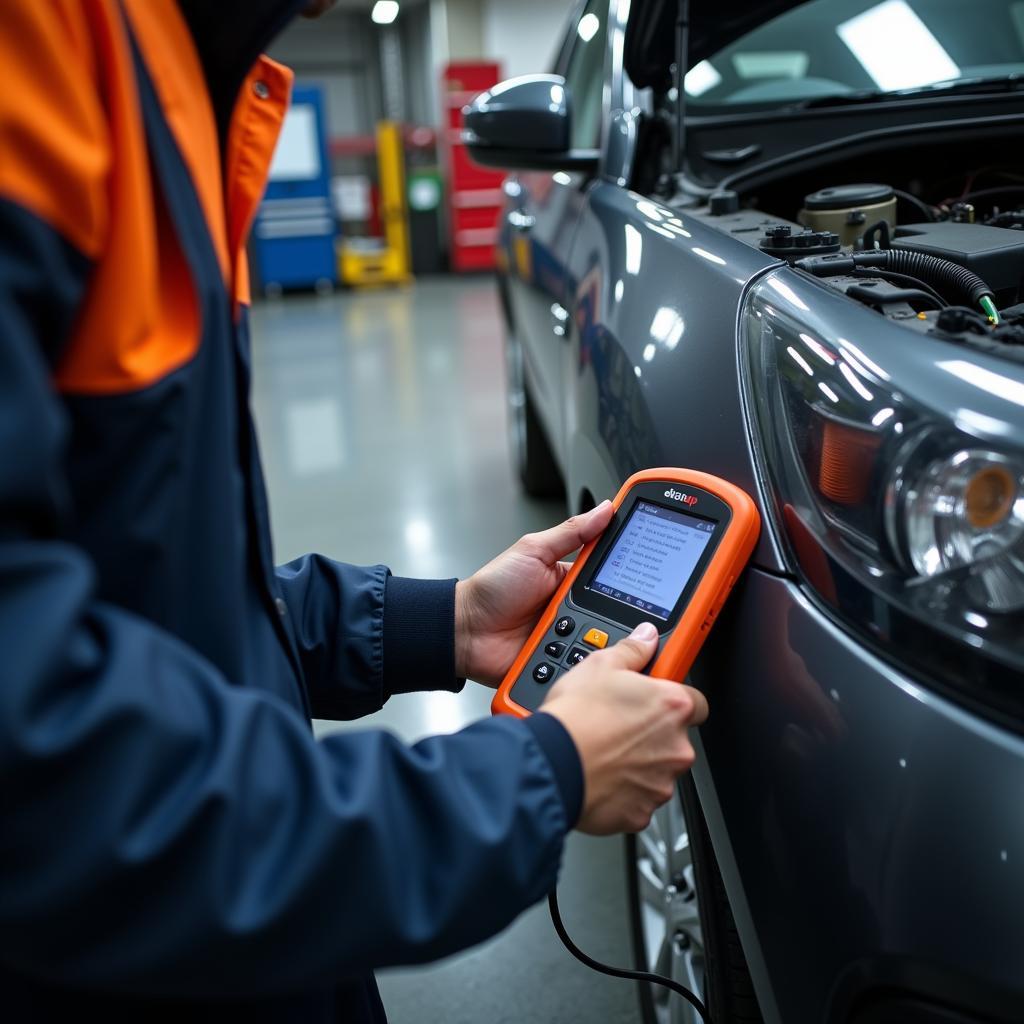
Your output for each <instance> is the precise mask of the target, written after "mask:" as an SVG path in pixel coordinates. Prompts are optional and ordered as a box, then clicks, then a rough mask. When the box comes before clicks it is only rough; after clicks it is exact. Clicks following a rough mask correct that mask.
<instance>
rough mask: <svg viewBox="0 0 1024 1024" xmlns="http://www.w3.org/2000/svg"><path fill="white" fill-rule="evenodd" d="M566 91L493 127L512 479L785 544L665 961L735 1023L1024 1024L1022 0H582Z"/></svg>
mask: <svg viewBox="0 0 1024 1024" xmlns="http://www.w3.org/2000/svg"><path fill="white" fill-rule="evenodd" d="M679 54H683V55H684V56H683V57H682V59H680V60H677V56H678V55H679ZM677 66H681V67H683V68H684V69H688V70H687V73H686V75H685V76H683V75H682V74H680V73H679V71H678V70H677ZM553 71H554V73H553V74H552V75H542V76H533V77H530V78H527V79H518V80H514V81H512V82H509V83H504V84H503V85H501V86H499V87H497V88H495V89H494V90H492V91H491V92H489V93H487V94H484V95H483V96H482V97H479V98H478V99H477V100H476V101H474V103H473V104H472V105H471V107H470V108H468V109H467V113H466V127H467V131H466V141H467V143H468V144H469V145H470V148H471V152H472V153H473V154H474V156H475V158H476V159H477V160H479V161H481V162H483V163H487V164H489V165H491V166H497V167H505V168H508V169H510V170H512V171H513V172H514V173H513V176H512V177H510V178H509V179H508V180H507V182H506V184H505V191H506V194H507V197H508V201H507V204H506V208H505V211H504V214H503V221H502V229H501V243H500V249H499V259H500V264H501V273H500V288H501V295H502V299H503V304H504V310H505V314H506V317H507V323H508V346H507V352H508V371H509V392H510V408H511V411H512V417H511V422H512V433H513V440H514V446H515V450H516V452H517V458H518V461H519V469H520V473H521V475H522V479H523V483H524V485H525V487H526V488H527V490H528V491H531V492H533V493H541V492H544V491H548V490H552V489H562V488H564V492H565V494H566V496H567V500H568V504H569V506H570V508H571V509H572V510H574V511H576V510H582V509H585V508H587V507H588V506H590V505H592V504H593V503H594V501H595V500H596V499H600V498H602V497H604V496H606V495H611V494H613V493H614V492H615V490H616V489H617V487H618V485H619V483H620V482H621V481H622V480H623V479H624V478H625V477H626V476H627V475H629V474H630V473H632V472H633V471H635V470H637V469H640V468H643V467H650V466H658V465H679V466H685V467H690V468H693V469H698V470H704V471H708V472H711V473H715V474H718V475H720V476H724V477H726V478H728V479H729V480H732V481H733V482H735V483H736V484H738V485H739V486H741V487H743V488H744V489H746V490H747V491H748V492H749V493H750V494H751V495H753V496H755V497H756V499H757V500H758V502H759V505H760V508H761V512H762V516H763V520H764V524H765V525H764V530H763V533H762V537H761V540H760V544H759V547H758V549H757V551H756V553H755V556H754V559H753V562H752V564H751V567H750V570H749V571H748V572H747V574H746V576H745V578H744V580H743V582H742V584H741V585H740V586H739V587H738V588H737V590H736V592H735V594H734V596H733V598H732V599H731V601H730V603H729V605H728V607H727V608H726V611H725V613H724V614H723V616H722V617H721V620H720V622H719V623H718V625H717V627H716V629H715V631H714V633H713V634H712V636H711V638H710V639H709V642H708V644H707V646H706V648H705V651H704V653H703V654H702V655H701V657H700V658H699V660H698V662H697V664H696V665H695V667H694V670H693V673H692V681H693V682H694V684H695V685H697V686H699V687H700V688H702V689H703V690H704V691H705V692H706V693H707V694H708V696H709V700H710V704H711V709H712V715H711V719H710V721H709V722H708V724H707V725H706V726H705V727H703V728H702V730H701V735H700V737H699V739H698V740H697V744H698V761H697V765H696V767H695V768H694V770H693V772H692V778H691V779H688V780H687V781H686V782H684V783H683V784H682V785H681V787H680V791H679V800H678V801H673V802H672V803H671V804H670V805H669V806H666V807H665V808H664V809H663V810H662V811H661V812H659V814H658V815H657V816H656V819H655V820H654V822H653V823H652V825H651V827H650V828H649V829H648V830H647V831H646V832H644V833H643V834H641V835H639V836H637V837H635V839H631V840H630V843H629V852H630V878H629V880H628V881H629V886H630V893H631V897H632V907H633V926H634V939H635V948H636V951H637V962H638V965H640V966H643V967H645V968H650V969H654V970H657V971H659V972H661V973H670V974H672V975H673V976H674V977H676V978H678V979H680V980H682V981H684V982H685V983H687V984H689V985H691V986H692V987H693V988H695V989H696V990H697V991H698V992H700V993H701V994H702V995H703V996H704V997H705V998H706V999H707V1001H708V1002H709V1005H710V1010H711V1015H712V1017H713V1019H714V1020H715V1022H716V1024H728V1022H740V1021H743V1022H751V1021H762V1020H763V1021H766V1022H770V1024H778V1022H785V1024H803V1022H819V1021H829V1022H856V1024H881V1022H896V1021H899V1022H918V1024H925V1022H927V1024H938V1022H944V1024H950V1022H980V1021H989V1022H992V1021H996V1022H1009V1021H1015V1022H1019V1021H1024V873H1022V870H1021V869H1022V865H1024V738H1022V735H1021V732H1022V730H1021V726H1022V722H1024V675H1022V669H1024V634H1022V626H1024V615H1022V609H1024V362H1022V357H1021V353H1022V352H1024V326H1022V325H1024V306H1017V303H1018V300H1019V299H1021V298H1024V296H1021V295H1020V294H1019V287H1020V284H1021V280H1022V277H1024V232H1022V230H1021V229H1022V228H1024V212H1022V211H1024V159H1022V156H1024V154H1022V145H1021V140H1022V138H1024V114H1022V110H1024V105H1022V103H1021V97H1020V96H1018V95H1017V93H1018V89H1019V88H1020V86H1021V84H1022V82H1024V78H1022V75H1024V4H1021V3H1015V2H1005V0H999V2H997V0H975V2H973V3H970V4H968V3H964V2H963V0H908V2H904V0H882V2H877V0H811V2H807V3H799V2H796V0H790V2H763V3H759V4H756V5H755V4H747V3H740V2H738V0H715V2H712V0H689V2H685V0H684V2H683V3H681V4H677V0H632V2H630V0H589V2H587V3H585V4H582V5H581V6H580V9H579V10H577V11H576V12H575V14H574V17H573V20H572V23H571V25H570V28H569V31H568V34H567V37H566V40H565V42H564V45H563V46H562V48H561V51H560V54H559V56H558V58H557V63H556V66H555V68H554V69H553ZM641 1005H642V1010H643V1015H644V1019H645V1020H646V1021H647V1022H654V1021H658V1022H664V1021H690V1020H696V1019H697V1018H696V1017H695V1016H693V1011H692V1010H691V1009H690V1008H689V1007H688V1006H687V1005H686V1004H684V1003H683V1002H682V1000H679V999H676V998H675V997H673V999H672V1001H671V1002H669V1001H668V1000H667V999H666V997H665V996H664V995H663V994H661V993H660V992H652V991H648V990H646V989H644V990H643V991H642V992H641Z"/></svg>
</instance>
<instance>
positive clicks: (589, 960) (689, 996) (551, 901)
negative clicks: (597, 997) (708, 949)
mask: <svg viewBox="0 0 1024 1024" xmlns="http://www.w3.org/2000/svg"><path fill="white" fill-rule="evenodd" d="M548 910H550V911H551V923H552V924H553V925H554V926H555V931H556V932H557V933H558V937H559V938H560V939H561V940H562V945H563V946H565V948H566V949H567V950H569V952H570V953H572V955H573V956H574V957H576V959H577V960H579V962H580V963H581V964H584V965H586V966H587V967H589V968H590V969H591V970H592V971H597V972H598V973H599V974H608V975H610V976H611V977H613V978H625V979H626V980H627V981H646V982H647V983H648V984H650V985H661V986H662V987H663V988H667V989H670V990H671V991H672V992H675V994H676V995H678V996H682V997H683V998H684V999H685V1000H686V1001H687V1002H688V1003H690V1005H691V1006H693V1008H694V1009H695V1010H696V1011H697V1012H698V1013H699V1014H700V1015H701V1017H702V1018H703V1019H704V1021H705V1022H706V1024H711V1016H710V1015H709V1014H708V1008H707V1007H706V1006H705V1005H704V1004H703V1003H702V1002H701V1001H700V999H699V998H698V997H697V996H696V995H694V993H693V992H691V991H690V990H689V989H688V988H686V987H684V986H683V985H680V984H679V982H678V981H675V980H673V979H672V978H663V977H662V976H661V975H660V974H649V973H648V972H647V971H627V970H626V969H625V968H623V967H609V966H608V965H607V964H603V963H601V962H600V961H598V960H595V959H594V958H593V957H590V956H587V954H586V953H584V952H583V950H582V949H580V948H579V947H578V946H577V945H576V943H575V942H573V941H572V939H570V938H569V933H568V932H567V931H566V930H565V925H564V924H562V915H561V914H560V913H559V912H558V896H557V893H556V890H554V889H552V890H551V892H549V893H548Z"/></svg>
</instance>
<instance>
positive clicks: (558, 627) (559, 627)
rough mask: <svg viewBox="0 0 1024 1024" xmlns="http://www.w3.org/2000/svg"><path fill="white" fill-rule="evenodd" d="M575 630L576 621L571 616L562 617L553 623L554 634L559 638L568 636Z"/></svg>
mask: <svg viewBox="0 0 1024 1024" xmlns="http://www.w3.org/2000/svg"><path fill="white" fill-rule="evenodd" d="M575 628H576V620H575V619H574V618H573V617H572V616H571V615H563V616H562V617H561V618H560V619H559V620H558V621H557V622H556V623H555V632H556V633H557V634H558V635H559V636H568V635H569V634H570V633H572V631H573V630H574V629H575Z"/></svg>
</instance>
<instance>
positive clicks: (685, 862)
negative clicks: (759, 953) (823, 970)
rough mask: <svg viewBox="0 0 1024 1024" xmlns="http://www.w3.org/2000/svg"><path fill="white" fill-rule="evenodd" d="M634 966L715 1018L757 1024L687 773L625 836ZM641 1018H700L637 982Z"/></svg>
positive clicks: (725, 1023) (671, 1023)
mask: <svg viewBox="0 0 1024 1024" xmlns="http://www.w3.org/2000/svg"><path fill="white" fill-rule="evenodd" d="M626 854H627V856H626V870H627V872H628V886H629V905H630V917H631V923H632V929H631V930H632V938H633V955H634V962H635V965H636V969H637V970H641V971H649V972H652V973H654V974H661V975H665V976H667V977H670V978H673V979H674V980H676V981H678V982H680V983H681V984H683V985H685V986H686V987H687V988H689V989H691V990H692V991H694V992H696V994H697V995H698V996H700V998H701V999H702V1000H703V1001H704V1003H705V1005H706V1006H707V1007H708V1010H709V1011H710V1014H711V1017H712V1019H713V1020H714V1021H715V1024H761V1021H762V1018H761V1014H760V1011H759V1010H758V1007H757V999H756V997H755V996H754V989H753V985H752V984H751V981H750V973H749V971H748V970H747V964H746V960H745V958H744V956H743V950H742V948H741V946H740V942H739V936H738V934H737V932H736V925H735V923H734V922H733V919H732V913H731V911H730V909H729V900H728V897H727V895H726V892H725V886H724V885H723V883H722V878H721V875H720V874H719V871H718V864H717V862H716V861H715V858H714V852H713V851H712V849H711V841H710V837H709V836H708V833H707V827H706V825H705V824H704V818H703V815H702V814H701V810H700V805H699V803H698V802H697V794H696V791H695V790H694V787H693V782H692V780H691V779H690V778H689V777H688V776H687V777H686V778H685V779H683V780H681V781H680V783H679V786H678V789H677V793H676V796H675V797H674V798H673V799H672V800H670V801H669V802H668V803H667V804H665V805H664V806H663V807H661V808H659V809H658V810H657V811H656V812H655V814H654V817H653V818H652V819H651V823H650V825H649V826H648V827H647V828H646V829H644V831H643V832H640V833H638V834H637V835H635V836H632V835H631V836H627V837H626ZM638 988H639V997H640V1012H641V1017H642V1019H643V1021H644V1024H701V1017H700V1014H699V1013H698V1012H697V1010H696V1009H695V1008H694V1007H692V1006H691V1005H690V1004H689V1003H687V1002H686V1001H685V1000H683V999H681V998H680V997H679V996H678V995H675V994H673V993H671V992H670V991H669V990H668V989H666V988H663V987H662V986H660V985H649V984H647V983H646V982H641V983H639V986H638Z"/></svg>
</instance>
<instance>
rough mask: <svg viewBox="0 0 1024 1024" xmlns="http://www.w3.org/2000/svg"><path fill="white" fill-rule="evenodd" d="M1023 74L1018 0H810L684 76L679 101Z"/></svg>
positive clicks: (1022, 6)
mask: <svg viewBox="0 0 1024 1024" xmlns="http://www.w3.org/2000/svg"><path fill="white" fill-rule="evenodd" d="M1022 72H1024V3H1022V2H1017V0H970V2H969V3H968V2H967V0H882V2H878V0H812V2H810V3H806V4H803V5H801V6H800V7H797V8H795V9H793V10H790V11H787V12H786V13H785V14H782V15H780V16H779V17H777V18H774V19H773V20H771V21H768V22H766V23H765V24H763V25H760V26H758V27H757V28H756V29H754V30H753V31H752V32H749V33H747V34H746V35H745V36H741V37H740V38H739V39H737V40H736V41H735V42H733V43H731V44H730V45H729V46H726V47H725V48H724V49H722V50H720V51H719V52H718V53H715V54H713V55H712V56H711V57H710V58H709V59H707V60H703V61H701V62H700V63H699V64H697V65H695V66H694V67H692V68H691V69H690V71H689V72H688V73H687V75H686V81H685V88H686V93H687V97H688V100H687V106H688V107H691V108H700V107H730V106H737V105H744V104H765V105H781V104H787V103H793V102H796V101H800V100H813V99H817V98H824V97H830V96H844V95H849V94H850V93H865V92H866V93H879V94H885V93H891V92H898V91H901V90H907V89H919V88H926V87H931V86H935V85H936V84H937V83H945V82H953V83H955V82H957V81H961V80H963V79H970V78H990V77H1001V76H1007V75H1019V74H1021V73H1022Z"/></svg>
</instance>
